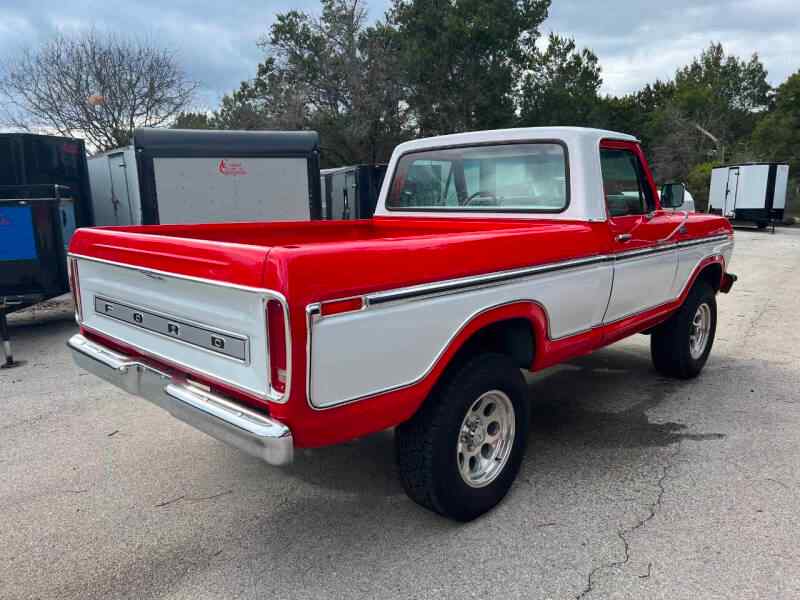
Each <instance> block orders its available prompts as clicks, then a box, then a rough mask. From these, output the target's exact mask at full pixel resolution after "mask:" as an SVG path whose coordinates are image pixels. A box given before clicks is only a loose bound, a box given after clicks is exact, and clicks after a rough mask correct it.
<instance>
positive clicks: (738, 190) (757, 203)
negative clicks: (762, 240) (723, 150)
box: [708, 163, 789, 228]
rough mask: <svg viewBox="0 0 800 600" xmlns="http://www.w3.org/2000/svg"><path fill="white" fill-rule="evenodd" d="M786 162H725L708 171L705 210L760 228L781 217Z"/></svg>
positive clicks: (787, 171)
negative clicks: (709, 173) (709, 182)
mask: <svg viewBox="0 0 800 600" xmlns="http://www.w3.org/2000/svg"><path fill="white" fill-rule="evenodd" d="M788 181H789V165H787V164H782V163H750V164H741V165H725V166H722V167H716V168H714V169H713V170H712V171H711V189H710V190H709V195H708V210H709V212H712V213H715V214H719V215H723V216H725V217H727V218H729V219H731V220H737V221H749V222H752V223H755V224H756V225H758V227H759V228H764V227H766V226H767V225H769V224H770V223H774V222H775V221H781V220H783V212H784V210H785V208H786V187H787V183H788Z"/></svg>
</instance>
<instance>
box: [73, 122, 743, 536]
mask: <svg viewBox="0 0 800 600" xmlns="http://www.w3.org/2000/svg"><path fill="white" fill-rule="evenodd" d="M683 196H684V188H683V186H682V185H681V184H668V185H667V186H665V188H664V193H662V195H661V198H659V194H658V192H657V190H656V187H655V183H654V181H653V177H652V175H651V173H650V170H649V167H648V165H647V162H646V160H645V158H644V154H643V152H642V149H641V146H640V144H639V142H638V141H637V140H636V139H635V138H633V137H631V136H628V135H625V134H621V133H615V132H611V131H602V130H596V129H581V128H568V127H553V128H530V129H510V130H501V131H484V132H472V133H463V134H456V135H449V136H443V137H439V138H430V139H422V140H415V141H411V142H406V143H404V144H401V145H400V146H398V147H397V149H396V150H395V152H394V154H393V155H392V158H391V161H390V162H389V165H388V170H387V176H386V178H385V179H384V182H383V186H382V188H381V193H380V198H379V201H378V205H377V210H376V211H375V216H374V217H373V218H371V219H364V220H354V221H328V220H323V221H316V222H308V223H301V222H295V223H238V224H231V223H219V224H209V225H161V226H147V227H112V228H95V229H84V230H79V231H78V232H77V233H76V235H75V236H74V238H73V241H72V244H71V246H70V273H71V276H72V282H73V292H74V294H75V303H76V307H77V315H76V316H77V320H78V324H79V326H80V333H78V334H76V335H75V336H74V337H72V338H71V339H70V340H69V342H68V344H69V347H70V349H71V350H72V354H73V356H74V358H75V360H76V362H77V363H78V364H79V365H80V366H81V367H83V368H84V369H86V370H88V371H90V372H92V373H94V374H96V375H97V376H99V377H101V378H103V379H105V380H107V381H109V382H111V383H113V384H115V385H117V386H119V387H120V388H122V389H124V390H126V391H128V392H130V393H131V394H133V395H135V396H139V397H142V398H145V399H147V400H149V401H151V402H153V403H155V404H156V405H158V406H160V407H162V408H164V409H165V410H167V411H169V412H170V413H171V414H173V415H174V416H175V417H177V418H179V419H181V420H183V421H185V422H187V423H189V424H191V425H193V426H194V427H196V428H197V429H199V430H201V431H203V432H205V433H207V434H209V435H211V436H213V437H215V438H217V439H220V440H222V441H225V442H227V443H229V444H231V445H233V446H235V447H237V448H239V449H241V450H243V451H244V452H246V453H248V454H250V455H253V456H256V457H258V458H259V459H261V460H263V461H265V462H267V463H269V464H272V465H286V464H288V463H289V462H291V461H292V457H293V455H294V450H295V448H316V447H323V446H327V445H331V444H336V443H341V442H346V441H348V440H352V439H354V438H358V437H361V436H365V435H368V434H371V433H375V432H378V431H381V430H384V429H388V428H395V440H396V452H397V465H398V474H399V476H400V478H401V480H402V482H403V485H404V488H405V490H406V492H407V493H408V495H409V496H410V497H411V498H412V499H413V500H414V501H415V502H418V503H419V504H421V505H422V506H424V507H426V508H429V509H431V510H434V511H436V512H438V513H441V514H443V515H446V516H448V517H451V518H453V519H457V520H461V521H465V520H469V519H473V518H475V517H477V516H479V515H480V514H482V513H484V512H486V511H487V510H490V509H491V508H492V507H493V506H495V505H496V504H497V503H498V502H499V501H500V500H501V499H502V498H503V497H504V495H505V494H506V492H507V491H508V490H509V488H510V487H511V485H512V483H513V481H514V478H515V477H516V475H517V472H518V470H519V468H520V465H521V463H522V460H523V455H524V452H525V446H526V443H527V441H528V427H529V420H530V407H529V402H530V398H529V397H528V392H527V388H526V385H525V380H524V379H523V371H526V370H527V371H538V370H540V369H544V368H546V367H550V366H553V365H556V364H558V363H562V362H564V361H568V360H571V359H573V358H575V357H577V356H581V355H583V354H586V353H589V352H592V351H593V350H595V349H598V348H601V347H603V346H607V345H609V344H612V343H614V342H616V341H618V340H620V339H622V338H625V337H627V336H630V335H633V334H636V333H645V334H648V335H650V336H651V354H652V360H653V363H654V365H655V367H656V369H657V370H658V371H659V372H660V373H662V374H663V375H665V376H670V377H675V378H684V379H688V378H691V377H696V376H697V375H699V374H700V372H701V370H702V369H703V366H704V364H705V363H706V360H707V359H708V356H709V353H710V352H711V348H712V345H713V342H714V335H715V331H716V326H717V304H716V296H717V293H718V292H728V291H729V290H730V289H731V286H732V285H733V282H734V281H735V276H733V275H732V274H730V273H729V272H728V268H729V265H730V260H731V255H732V251H733V230H732V227H731V225H730V223H729V222H728V221H727V219H724V218H722V217H719V216H715V215H707V214H698V213H689V212H686V211H680V210H671V209H673V208H677V207H680V206H681V205H682V204H683V201H684V197H683ZM154 443H157V441H156V440H154ZM309 459H310V458H308V457H304V460H309ZM202 460H213V459H212V458H211V457H209V456H208V455H205V456H203V457H202Z"/></svg>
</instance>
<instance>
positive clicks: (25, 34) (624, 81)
mask: <svg viewBox="0 0 800 600" xmlns="http://www.w3.org/2000/svg"><path fill="white" fill-rule="evenodd" d="M389 3H390V2H389V0H367V5H368V7H369V14H370V18H371V19H378V18H380V17H381V16H382V15H383V13H384V11H385V9H386V8H387V7H388V5H389ZM318 7H319V2H318V1H317V0H294V1H290V0H234V1H233V2H220V1H219V0H128V1H127V2H119V1H118V2H109V1H108V0H100V1H97V0H72V1H64V0H0V57H4V58H6V57H9V56H10V55H13V53H14V51H15V50H16V49H17V48H19V47H21V46H25V45H35V44H36V43H37V42H39V41H41V40H42V39H44V38H46V37H47V36H48V35H50V34H52V33H53V32H54V31H56V30H62V31H74V30H80V29H83V28H88V27H92V26H94V27H95V28H97V29H99V30H109V31H115V32H126V33H132V34H133V35H138V36H142V37H145V38H148V39H150V40H153V41H155V42H156V43H158V44H160V45H164V46H166V47H170V48H172V49H174V50H175V51H177V53H178V55H179V57H180V60H181V61H182V63H183V64H184V65H185V68H186V70H187V72H188V74H189V76H190V77H191V78H192V79H193V80H196V81H198V82H199V83H200V85H201V93H200V95H199V98H198V107H199V108H214V107H215V106H216V103H217V101H218V99H219V98H220V97H221V95H222V94H224V93H225V92H228V91H230V90H232V89H234V88H235V87H237V86H238V83H239V82H240V81H241V80H242V79H246V78H249V77H252V75H253V74H254V73H255V66H256V64H257V63H258V61H259V60H260V59H261V57H262V53H261V51H260V50H259V49H258V48H257V47H256V40H257V39H258V38H259V37H260V36H261V35H263V34H264V33H265V32H266V31H267V29H268V27H269V25H270V23H271V22H272V20H273V18H274V15H275V13H279V12H283V11H286V10H289V9H291V8H298V9H303V10H310V11H315V10H318ZM542 29H543V33H547V32H549V31H555V32H557V33H560V34H565V35H568V36H572V37H574V38H575V40H576V42H577V43H578V44H579V45H582V46H589V47H590V48H592V49H593V50H594V51H595V53H596V54H597V55H598V57H599V58H600V63H601V65H602V67H603V79H604V85H603V91H604V92H606V93H610V94H620V93H625V92H629V91H633V90H636V89H638V88H639V87H641V86H642V85H643V84H645V83H647V82H649V81H653V80H654V79H656V78H661V79H665V78H670V77H671V76H672V74H673V73H674V71H675V69H676V68H677V67H678V66H680V65H683V64H686V62H688V61H689V60H691V58H692V56H694V55H696V54H698V53H699V51H700V50H701V49H703V48H704V47H705V46H707V45H708V43H709V42H710V41H712V40H713V41H721V42H722V43H723V45H724V47H725V49H726V51H728V52H729V53H735V54H738V55H740V56H749V55H750V54H751V53H753V52H758V54H759V56H760V57H761V60H762V61H763V62H764V64H765V65H766V68H767V69H768V71H769V79H770V81H771V83H773V84H774V85H775V84H778V83H780V82H781V81H783V80H784V79H785V78H786V77H787V76H788V75H789V74H791V73H792V72H794V71H796V70H797V69H798V68H800V41H798V40H800V1H798V0H707V1H702V0H695V1H691V0H671V1H670V2H660V3H654V2H644V1H642V0H628V1H621V0H608V1H605V2H604V1H598V0H594V1H593V0H553V5H552V7H551V9H550V16H549V18H548V19H547V21H545V23H544V26H543V28H542Z"/></svg>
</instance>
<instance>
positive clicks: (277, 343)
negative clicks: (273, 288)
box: [267, 300, 287, 394]
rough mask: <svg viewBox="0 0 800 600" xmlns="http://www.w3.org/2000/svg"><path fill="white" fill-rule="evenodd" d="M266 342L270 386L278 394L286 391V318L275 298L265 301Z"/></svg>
mask: <svg viewBox="0 0 800 600" xmlns="http://www.w3.org/2000/svg"><path fill="white" fill-rule="evenodd" d="M267 343H268V344H269V364H270V386H271V387H272V389H273V390H275V391H276V392H278V393H279V394H283V393H284V392H285V391H286V378H287V374H286V319H285V318H284V314H283V306H282V305H281V303H280V302H278V301H277V300H270V301H268V302H267Z"/></svg>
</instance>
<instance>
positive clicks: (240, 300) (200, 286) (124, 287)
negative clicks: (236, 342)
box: [78, 260, 269, 396]
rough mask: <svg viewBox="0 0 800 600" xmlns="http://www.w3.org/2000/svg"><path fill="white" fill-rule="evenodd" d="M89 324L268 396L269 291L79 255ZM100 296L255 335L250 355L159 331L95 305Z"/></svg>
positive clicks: (207, 373) (190, 320)
mask: <svg viewBox="0 0 800 600" xmlns="http://www.w3.org/2000/svg"><path fill="white" fill-rule="evenodd" d="M78 270H79V279H80V294H81V302H82V305H83V319H84V321H83V322H84V325H86V326H87V327H90V328H91V329H94V330H96V331H99V332H101V333H104V334H106V335H108V336H110V337H112V338H114V339H117V340H120V341H122V342H124V343H126V344H128V345H131V346H134V347H136V348H138V349H140V350H142V351H143V352H144V353H146V354H150V355H153V356H156V357H160V358H163V359H165V360H168V361H170V362H173V363H178V364H179V365H182V366H185V367H187V368H189V369H192V370H194V371H196V372H199V373H203V374H206V375H209V376H211V377H214V378H216V379H218V380H220V381H223V382H227V383H230V384H232V385H234V386H236V387H239V388H241V389H244V390H248V391H251V392H254V393H256V394H259V395H261V396H264V395H265V394H266V392H267V383H268V381H267V378H268V373H267V365H268V364H269V363H268V360H267V341H266V314H265V306H264V298H263V295H262V294H260V293H258V292H257V291H248V290H242V289H237V288H232V287H223V286H217V285H211V284H207V283H203V282H197V281H190V280H186V279H178V278H171V277H168V276H160V275H159V276H157V277H154V276H152V275H151V276H148V275H146V274H145V273H144V272H142V271H138V270H136V269H128V268H124V267H119V266H115V265H110V264H106V263H99V262H95V261H88V260H79V262H78ZM95 296H99V297H101V298H105V299H108V300H112V301H118V302H120V303H123V304H126V305H129V306H131V307H133V308H138V309H143V310H145V311H152V312H154V313H159V314H161V315H165V316H168V317H172V318H174V319H175V320H176V321H179V322H181V323H185V322H190V323H192V324H197V325H204V326H207V327H208V328H210V329H212V330H220V331H225V332H229V333H231V334H236V335H239V336H246V337H247V338H249V343H248V347H249V361H244V362H243V361H238V360H234V359H231V358H228V357H225V356H220V355H219V354H216V353H214V352H211V351H208V350H205V349H203V348H199V347H197V346H194V345H190V344H187V343H184V342H181V341H178V340H174V339H170V338H169V337H167V336H164V335H160V334H158V333H153V332H151V331H148V330H146V329H142V328H140V327H136V326H134V325H131V324H129V323H126V322H124V321H120V320H117V319H113V318H109V317H107V316H105V315H103V314H100V313H98V312H96V311H95V302H94V299H95Z"/></svg>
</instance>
